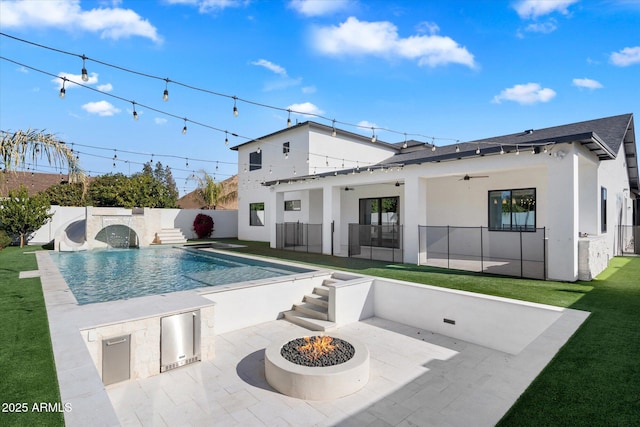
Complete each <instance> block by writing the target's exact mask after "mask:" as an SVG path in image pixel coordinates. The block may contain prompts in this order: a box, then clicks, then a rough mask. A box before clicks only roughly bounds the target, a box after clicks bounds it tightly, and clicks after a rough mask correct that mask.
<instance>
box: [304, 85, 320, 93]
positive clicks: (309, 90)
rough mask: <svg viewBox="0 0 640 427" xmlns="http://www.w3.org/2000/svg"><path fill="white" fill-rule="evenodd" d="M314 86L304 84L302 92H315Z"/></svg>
mask: <svg viewBox="0 0 640 427" xmlns="http://www.w3.org/2000/svg"><path fill="white" fill-rule="evenodd" d="M316 90H317V89H316V87H315V86H305V87H303V88H302V93H304V94H310V93H316Z"/></svg>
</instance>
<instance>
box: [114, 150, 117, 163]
mask: <svg viewBox="0 0 640 427" xmlns="http://www.w3.org/2000/svg"><path fill="white" fill-rule="evenodd" d="M116 160H118V152H117V151H116V150H113V161H114V162H115V161H116Z"/></svg>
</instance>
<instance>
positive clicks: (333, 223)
mask: <svg viewBox="0 0 640 427" xmlns="http://www.w3.org/2000/svg"><path fill="white" fill-rule="evenodd" d="M335 222H336V221H335V220H334V221H331V255H333V232H334V231H335V230H336V226H335ZM349 256H351V254H349Z"/></svg>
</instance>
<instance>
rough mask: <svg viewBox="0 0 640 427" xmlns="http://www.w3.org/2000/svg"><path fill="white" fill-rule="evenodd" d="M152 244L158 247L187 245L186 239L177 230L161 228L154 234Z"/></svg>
mask: <svg viewBox="0 0 640 427" xmlns="http://www.w3.org/2000/svg"><path fill="white" fill-rule="evenodd" d="M154 243H157V244H159V245H169V244H173V245H175V244H182V243H187V238H186V237H185V236H184V234H182V231H180V229H179V228H163V229H162V230H160V231H158V232H157V233H156V238H155V240H154Z"/></svg>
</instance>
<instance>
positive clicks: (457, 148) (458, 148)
mask: <svg viewBox="0 0 640 427" xmlns="http://www.w3.org/2000/svg"><path fill="white" fill-rule="evenodd" d="M459 152H460V146H459V145H456V153H459Z"/></svg>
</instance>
